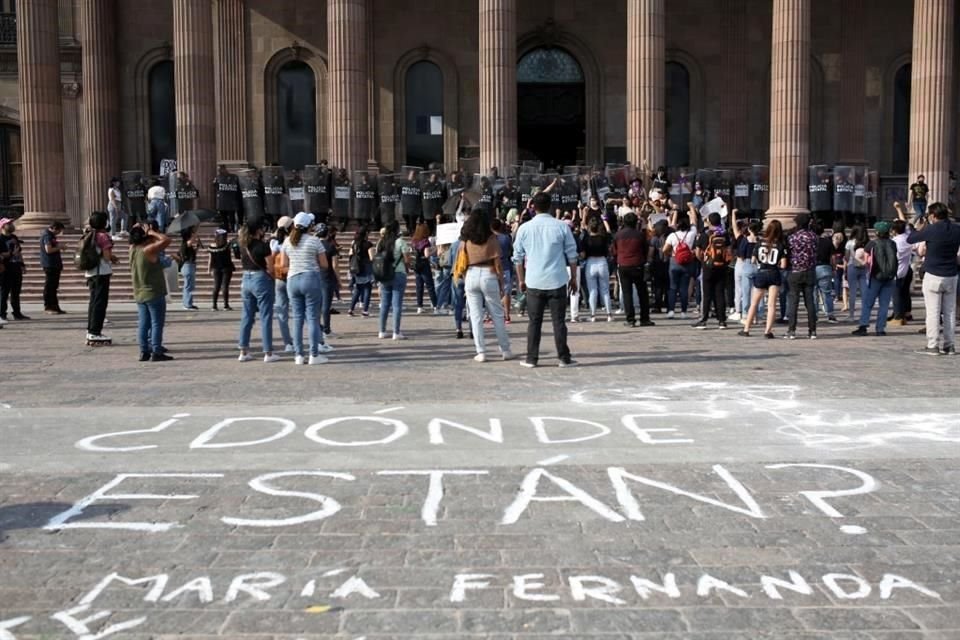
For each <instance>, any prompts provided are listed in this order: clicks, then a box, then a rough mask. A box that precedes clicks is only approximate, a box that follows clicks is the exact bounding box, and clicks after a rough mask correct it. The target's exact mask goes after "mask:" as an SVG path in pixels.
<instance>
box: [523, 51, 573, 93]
mask: <svg viewBox="0 0 960 640" xmlns="http://www.w3.org/2000/svg"><path fill="white" fill-rule="evenodd" d="M582 82H583V69H581V68H580V64H579V63H578V62H577V61H576V59H575V58H574V57H573V56H572V55H570V54H569V53H567V52H566V51H564V50H563V49H558V48H556V47H551V48H546V47H544V48H540V49H534V50H533V51H531V52H530V53H528V54H526V55H525V56H523V58H521V59H520V62H519V64H517V83H518V84H525V83H530V84H580V83H582Z"/></svg>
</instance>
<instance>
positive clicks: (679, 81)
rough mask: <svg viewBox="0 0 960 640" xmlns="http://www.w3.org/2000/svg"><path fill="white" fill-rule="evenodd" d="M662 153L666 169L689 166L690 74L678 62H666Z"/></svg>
mask: <svg viewBox="0 0 960 640" xmlns="http://www.w3.org/2000/svg"><path fill="white" fill-rule="evenodd" d="M666 81H667V82H666V84H667V102H666V118H665V119H666V131H665V132H664V133H665V136H664V147H665V148H664V153H665V155H666V164H667V166H668V167H686V166H688V165H689V164H690V72H689V71H687V68H686V67H685V66H683V65H682V64H680V63H679V62H668V63H667V69H666Z"/></svg>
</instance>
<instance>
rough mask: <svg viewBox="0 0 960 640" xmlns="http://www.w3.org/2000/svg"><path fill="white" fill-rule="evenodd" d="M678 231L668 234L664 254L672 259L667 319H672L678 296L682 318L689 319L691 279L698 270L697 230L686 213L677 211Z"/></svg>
mask: <svg viewBox="0 0 960 640" xmlns="http://www.w3.org/2000/svg"><path fill="white" fill-rule="evenodd" d="M676 216H677V221H676V231H674V232H673V233H671V234H670V235H668V236H667V239H666V241H665V242H664V244H663V255H664V256H667V257H669V259H670V271H669V275H670V288H669V289H668V290H667V319H668V320H672V319H673V317H674V315H673V314H674V310H675V309H676V304H677V298H678V297H679V298H680V319H681V320H686V319H687V306H688V305H689V304H690V281H691V280H692V279H693V277H694V276H695V275H696V272H697V256H696V254H694V247H695V246H696V241H697V230H696V228H693V227H691V225H690V217H689V216H688V215H687V214H686V213H677V214H676Z"/></svg>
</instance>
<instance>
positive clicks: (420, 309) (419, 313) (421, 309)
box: [417, 307, 423, 316]
mask: <svg viewBox="0 0 960 640" xmlns="http://www.w3.org/2000/svg"><path fill="white" fill-rule="evenodd" d="M417 315H418V316H421V315H423V307H417Z"/></svg>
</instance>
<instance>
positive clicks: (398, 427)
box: [303, 416, 410, 447]
mask: <svg viewBox="0 0 960 640" xmlns="http://www.w3.org/2000/svg"><path fill="white" fill-rule="evenodd" d="M352 420H357V421H363V422H375V423H377V424H382V425H386V426H388V427H393V433H391V434H390V435H388V436H385V437H383V438H381V439H380V440H357V441H351V442H340V441H339V440H328V439H327V438H324V437H321V436H320V432H321V431H322V430H324V429H326V428H327V427H332V426H333V425H335V424H340V423H341V422H350V421H352ZM409 431H410V427H408V426H407V425H406V423H405V422H401V421H400V420H394V419H393V418H383V417H380V416H348V417H346V418H330V419H328V420H324V421H322V422H318V423H316V424H312V425H310V426H309V427H307V430H306V431H305V432H304V434H303V435H305V436H306V437H307V438H309V439H310V440H313V441H314V442H318V443H320V444H325V445H329V446H331V447H371V446H373V445H378V444H390V443H391V442H393V441H394V440H399V439H400V438H402V437H404V436H405V435H407V433H409Z"/></svg>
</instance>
